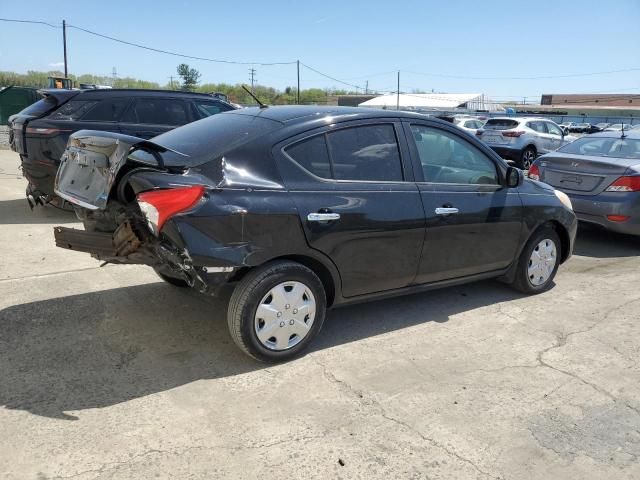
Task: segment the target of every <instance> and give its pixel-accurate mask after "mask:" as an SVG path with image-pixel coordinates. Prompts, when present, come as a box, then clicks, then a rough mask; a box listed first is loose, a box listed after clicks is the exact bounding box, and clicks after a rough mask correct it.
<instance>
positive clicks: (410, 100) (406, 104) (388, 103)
mask: <svg viewBox="0 0 640 480" xmlns="http://www.w3.org/2000/svg"><path fill="white" fill-rule="evenodd" d="M358 106H360V107H371V108H383V109H388V110H395V109H396V108H399V109H400V110H416V111H447V112H450V111H456V110H460V111H463V110H464V111H466V110H483V111H488V112H504V108H503V107H502V105H500V104H499V103H496V102H492V101H490V100H489V99H488V98H487V99H485V96H484V94H482V93H401V94H399V95H398V94H396V93H389V94H386V95H381V96H379V97H375V98H372V99H371V100H367V101H366V102H362V103H361V104H359V105H358Z"/></svg>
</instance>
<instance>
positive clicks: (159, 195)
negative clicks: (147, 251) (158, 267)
mask: <svg viewBox="0 0 640 480" xmlns="http://www.w3.org/2000/svg"><path fill="white" fill-rule="evenodd" d="M204 192H205V188H204V186H203V185H194V186H191V187H181V188H169V189H166V190H152V191H150V192H143V193H140V194H138V205H139V206H140V210H141V211H142V213H143V214H144V216H145V217H146V218H147V222H148V223H149V227H150V228H151V230H153V233H155V234H156V235H158V233H159V232H160V230H162V226H163V225H164V224H165V222H166V221H167V220H168V219H169V218H171V217H172V216H173V215H175V214H176V213H180V212H184V211H186V210H189V209H190V208H193V207H194V206H195V205H196V203H198V201H199V200H200V199H201V198H202V196H203V195H204Z"/></svg>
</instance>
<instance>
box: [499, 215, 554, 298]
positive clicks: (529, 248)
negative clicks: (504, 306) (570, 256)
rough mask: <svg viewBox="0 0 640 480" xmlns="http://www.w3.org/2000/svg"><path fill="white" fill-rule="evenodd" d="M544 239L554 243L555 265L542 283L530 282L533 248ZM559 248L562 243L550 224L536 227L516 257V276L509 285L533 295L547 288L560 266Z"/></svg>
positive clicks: (549, 286)
mask: <svg viewBox="0 0 640 480" xmlns="http://www.w3.org/2000/svg"><path fill="white" fill-rule="evenodd" d="M544 240H549V241H552V242H553V243H554V244H555V251H556V255H555V265H554V267H553V271H552V272H551V275H550V276H549V278H547V279H546V281H545V282H544V283H542V284H540V285H536V284H534V283H532V280H531V278H530V275H529V262H530V259H531V256H532V254H533V252H534V250H535V249H536V248H538V245H539V244H540V243H541V242H542V241H544ZM561 249H562V244H561V243H560V237H558V234H557V233H556V231H555V230H554V229H553V228H552V227H551V226H544V227H542V228H540V229H538V230H537V231H536V232H535V233H534V234H533V235H531V238H529V240H528V241H527V244H526V245H525V246H524V248H523V249H522V253H521V254H520V258H519V259H518V266H517V268H516V276H515V279H514V281H513V283H512V284H511V286H512V287H513V288H515V289H516V290H518V291H520V292H522V293H526V294H528V295H535V294H537V293H542V292H545V291H547V290H549V289H550V288H551V286H552V285H553V279H554V278H555V276H556V273H557V272H558V267H559V266H560V258H561V257H562V250H561Z"/></svg>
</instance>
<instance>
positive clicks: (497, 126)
mask: <svg viewBox="0 0 640 480" xmlns="http://www.w3.org/2000/svg"><path fill="white" fill-rule="evenodd" d="M518 125H519V124H518V121H517V120H511V119H509V118H490V119H489V120H487V123H485V124H484V128H487V129H489V130H509V129H510V128H516V127H517V126H518Z"/></svg>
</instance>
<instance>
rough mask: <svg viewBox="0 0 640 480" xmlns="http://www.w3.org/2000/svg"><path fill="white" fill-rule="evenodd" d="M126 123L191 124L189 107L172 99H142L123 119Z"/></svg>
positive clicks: (180, 101)
mask: <svg viewBox="0 0 640 480" xmlns="http://www.w3.org/2000/svg"><path fill="white" fill-rule="evenodd" d="M123 121H124V122H129V123H146V124H151V125H171V126H175V125H184V124H186V123H188V122H189V116H188V114H187V106H186V104H185V103H184V102H183V101H182V100H176V99H172V98H140V99H138V101H137V102H136V104H135V105H134V106H133V108H132V109H130V110H129V111H128V112H127V113H126V114H125V118H123Z"/></svg>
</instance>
